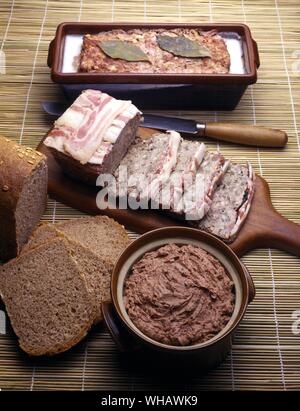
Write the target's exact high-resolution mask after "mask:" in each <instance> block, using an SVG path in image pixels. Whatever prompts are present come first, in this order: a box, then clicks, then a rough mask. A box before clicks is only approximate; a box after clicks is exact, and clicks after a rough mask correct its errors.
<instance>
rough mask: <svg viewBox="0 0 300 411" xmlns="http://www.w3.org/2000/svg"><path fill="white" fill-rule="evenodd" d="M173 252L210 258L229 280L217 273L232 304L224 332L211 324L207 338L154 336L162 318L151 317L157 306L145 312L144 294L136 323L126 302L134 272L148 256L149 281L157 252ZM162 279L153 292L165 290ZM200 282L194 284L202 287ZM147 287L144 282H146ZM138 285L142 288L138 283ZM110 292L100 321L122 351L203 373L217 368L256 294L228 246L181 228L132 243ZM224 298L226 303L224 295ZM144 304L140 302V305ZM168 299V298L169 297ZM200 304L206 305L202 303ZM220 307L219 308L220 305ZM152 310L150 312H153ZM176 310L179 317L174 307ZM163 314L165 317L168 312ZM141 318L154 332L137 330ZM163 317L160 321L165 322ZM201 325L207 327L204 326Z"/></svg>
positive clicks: (161, 331)
mask: <svg viewBox="0 0 300 411" xmlns="http://www.w3.org/2000/svg"><path fill="white" fill-rule="evenodd" d="M166 246H167V247H166ZM170 246H171V249H170ZM174 246H175V250H176V252H179V254H180V253H182V250H185V251H187V250H189V249H190V250H197V249H198V250H202V251H201V252H200V254H199V255H198V258H202V257H203V255H206V256H210V257H209V258H210V261H211V262H212V263H213V264H215V265H217V266H218V268H219V269H220V267H223V270H224V273H226V275H227V276H228V278H227V280H226V281H225V282H224V276H223V274H224V273H223V274H222V273H221V272H219V274H220V279H223V285H222V286H226V287H227V288H228V290H227V291H228V292H229V290H230V284H231V285H232V291H233V296H232V300H231V301H229V300H228V301H227V302H225V304H229V305H228V307H227V308H229V310H228V311H227V314H229V313H230V315H228V316H227V320H226V319H225V318H223V320H224V321H223V322H222V321H220V324H223V326H222V329H220V330H213V329H214V324H212V327H210V325H209V324H208V325H209V326H208V327H207V335H206V336H205V333H202V334H201V333H200V334H199V335H198V336H197V335H196V336H193V331H191V330H189V331H188V332H185V333H181V332H179V333H178V334H177V335H176V333H175V334H173V335H172V333H171V334H169V335H168V333H165V332H164V327H161V328H160V329H159V328H158V329H157V333H155V327H157V323H156V322H155V321H156V320H157V319H158V318H157V317H159V316H160V313H159V312H158V313H155V309H157V305H155V304H154V305H152V307H150V306H148V307H147V296H146V297H145V293H144V295H143V290H141V302H142V303H146V305H145V307H146V308H145V310H146V312H145V311H143V309H142V312H139V313H137V316H136V317H134V315H132V312H130V311H132V310H131V308H130V303H128V301H129V300H130V299H131V300H130V301H131V303H133V301H134V293H132V292H131V294H130V293H129V294H128V284H129V286H130V282H133V283H135V279H134V278H133V277H131V276H133V274H134V270H135V269H136V267H138V268H139V266H138V265H139V264H142V265H143V258H145V256H146V260H145V264H144V267H146V268H145V270H146V271H145V273H146V275H150V274H151V270H150V271H149V269H148V268H147V264H149V261H150V260H151V258H152V257H153V258H155V255H156V253H157V250H162V252H163V254H166V251H167V252H168V250H172V248H174ZM158 252H159V251H158ZM170 252H172V251H170ZM153 253H154V254H153ZM196 254H197V253H196ZM196 254H194V255H193V259H195V258H197V255H196ZM147 258H148V260H147ZM167 258H168V257H167ZM205 258H207V257H205ZM171 259H172V258H171ZM204 261H205V259H204ZM187 264H189V263H187ZM154 269H155V267H154ZM157 269H158V266H157ZM147 273H148V274H147ZM167 275H168V274H167ZM183 275H185V273H183ZM161 278H162V277H161ZM161 278H160V279H159V280H158V281H157V285H155V284H153V287H154V289H155V287H157V290H159V287H165V286H166V284H159V282H161ZM136 280H137V281H141V279H138V278H137V279H136ZM148 280H149V279H148ZM174 280H176V278H175V277H174V278H173V281H174ZM181 280H182V276H180V281H181ZM202 280H203V279H202ZM202 280H201V279H200V280H199V279H198V281H200V282H201V281H202ZM145 281H147V279H146V277H145ZM187 281H188V282H190V285H191V286H192V287H195V286H196V284H195V283H194V284H192V283H191V278H188V279H187ZM203 281H205V280H203ZM140 284H142V281H141V282H140ZM135 285H136V284H135ZM202 286H203V284H202ZM200 288H201V284H200ZM204 288H205V285H204ZM208 288H209V287H208ZM129 289H130V287H129ZM216 290H217V288H216ZM131 291H132V289H131ZM144 291H145V290H144ZM111 292H112V303H111V304H105V305H104V306H103V312H104V318H105V321H106V324H107V326H108V329H109V330H110V332H111V334H112V336H113V338H114V339H115V341H116V342H117V344H118V345H119V346H120V347H121V348H122V349H123V351H126V352H134V354H135V355H137V353H139V354H141V356H142V358H144V359H146V358H152V357H153V356H155V357H156V358H160V359H161V360H162V362H164V360H166V361H168V362H172V363H173V364H174V363H176V364H183V363H184V364H186V365H187V364H190V363H191V362H192V363H193V362H194V361H196V362H197V366H198V369H203V370H207V369H210V368H212V367H214V366H216V365H217V364H219V363H220V362H221V361H222V360H223V359H224V357H225V356H226V354H227V352H228V351H229V349H230V347H231V339H232V336H233V334H234V332H235V330H236V327H237V326H238V324H239V323H240V321H241V320H242V318H243V316H244V314H245V311H246V309H247V306H248V304H249V303H250V302H251V301H252V300H253V298H254V296H255V288H254V285H253V281H252V279H251V276H250V274H249V273H248V271H247V269H246V268H245V266H244V265H243V263H242V262H241V261H240V260H239V258H238V257H237V256H236V255H235V253H234V252H233V251H232V250H231V249H230V248H229V247H228V246H227V245H226V244H224V243H223V242H222V241H220V240H219V239H217V238H216V237H214V236H212V235H210V234H208V233H205V232H203V231H200V230H197V229H193V228H185V227H167V228H162V229H158V230H153V231H150V232H148V233H146V234H144V235H143V236H141V237H140V238H138V239H137V240H135V241H134V242H133V243H131V244H130V245H129V246H128V247H127V248H126V250H125V251H124V252H123V254H122V255H121V256H120V258H119V260H118V262H117V264H116V266H115V268H114V272H113V275H112V284H111ZM207 292H208V293H211V292H212V290H207ZM153 293H154V294H155V290H154V291H150V292H149V299H150V300H151V298H152V297H153V295H154V294H153ZM126 294H127V295H126ZM146 294H147V290H146ZM158 294H159V293H158ZM212 294H214V293H212ZM135 295H138V294H135ZM163 295H164V299H165V308H166V307H167V305H168V301H167V298H168V293H163ZM223 295H224V294H223ZM225 295H226V293H225ZM173 297H174V296H173ZM212 297H213V298H216V299H217V298H218V296H217V295H213V296H212ZM227 297H229V294H228V293H227ZM143 298H144V301H142V299H143ZM169 298H172V296H171V294H170V293H169ZM198 298H201V294H199V295H198ZM203 301H207V300H205V299H204V300H203ZM156 303H157V301H156ZM160 303H162V304H163V301H160ZM188 303H189V302H188V301H185V302H183V304H188ZM198 303H199V302H198ZM231 303H232V305H231ZM220 304H221V305H222V301H221V302H220ZM150 305H151V304H150ZM149 307H150V308H149ZM230 307H231V309H230ZM151 309H153V310H154V311H153V312H151ZM189 309H190V312H191V316H193V308H192V307H190V308H189V307H188V308H187V310H189ZM206 309H207V308H206V307H205V306H203V307H202V308H201V307H200V309H199V307H197V310H198V311H199V315H205V313H206ZM176 310H178V312H179V313H181V311H180V309H178V307H177V308H176ZM171 311H172V310H171ZM171 311H170V313H171ZM221 311H222V310H221ZM166 312H168V309H167V308H166ZM224 312H226V308H225V309H224V307H223V312H222V315H223V314H224ZM194 314H195V313H194ZM196 314H197V313H196ZM139 315H140V317H141V316H145V315H149V319H148V320H149V321H148V322H149V323H150V322H151V315H152V317H153V318H154V320H155V321H154V322H153V321H152V326H153V329H152V330H150V331H149V330H147V325H145V327H143V325H141V324H142V322H141V321H142V320H141V319H140V318H139ZM161 317H162V318H163V316H161ZM153 318H152V319H153ZM207 318H208V321H210V319H211V318H212V317H211V316H210V315H209V312H207ZM173 320H174V318H173ZM196 320H197V318H196ZM163 321H164V325H165V326H166V328H167V327H168V325H170V324H169V323H168V319H163ZM183 322H184V320H183ZM196 323H197V321H196ZM181 324H182V322H180V321H179V323H178V325H179V326H180V325H181ZM202 325H203V326H205V321H204V322H203V323H202ZM190 327H191V329H192V330H193V327H195V321H193V319H191V321H190ZM150 328H151V327H150ZM188 329H189V327H188V326H186V330H188ZM214 331H216V332H214Z"/></svg>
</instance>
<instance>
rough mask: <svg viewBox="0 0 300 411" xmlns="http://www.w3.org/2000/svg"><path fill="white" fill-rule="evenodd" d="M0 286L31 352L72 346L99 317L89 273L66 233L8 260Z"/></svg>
mask: <svg viewBox="0 0 300 411" xmlns="http://www.w3.org/2000/svg"><path fill="white" fill-rule="evenodd" d="M0 292H1V297H2V299H3V301H4V303H5V306H6V310H7V313H8V316H9V318H10V321H11V324H12V327H13V329H14V331H15V333H16V335H17V336H18V338H19V343H20V346H21V348H22V349H23V350H24V351H26V352H27V353H28V354H30V355H53V354H57V353H60V352H63V351H66V350H68V349H69V348H71V347H72V346H74V345H75V344H77V343H78V342H79V341H80V340H81V339H82V338H84V337H85V335H86V334H87V332H88V331H89V329H90V327H91V326H92V324H93V321H94V318H95V307H94V304H93V301H92V300H91V296H90V293H89V291H88V287H87V283H86V279H85V276H84V275H83V273H82V272H81V271H80V269H79V267H78V264H76V262H75V260H74V258H73V257H72V253H71V251H70V247H69V246H68V243H67V242H66V241H65V240H64V239H62V238H57V239H54V240H52V241H49V242H47V243H45V244H42V245H41V246H39V247H36V248H35V249H33V250H32V251H28V252H26V253H23V254H22V255H21V256H19V257H18V258H16V259H15V260H13V261H10V262H8V263H7V264H5V265H3V266H2V267H1V269H0Z"/></svg>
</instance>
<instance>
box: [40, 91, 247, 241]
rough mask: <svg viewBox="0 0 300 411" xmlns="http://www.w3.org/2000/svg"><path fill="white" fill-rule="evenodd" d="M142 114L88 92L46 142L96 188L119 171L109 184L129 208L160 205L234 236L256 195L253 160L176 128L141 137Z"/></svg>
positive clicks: (70, 171) (225, 237) (179, 216)
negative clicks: (236, 157)
mask: <svg viewBox="0 0 300 411" xmlns="http://www.w3.org/2000/svg"><path fill="white" fill-rule="evenodd" d="M141 120H142V113H141V112H140V111H139V110H138V109H137V108H136V107H135V106H134V105H133V104H132V103H131V102H130V101H121V100H116V99H114V98H113V97H110V96H108V95H107V94H105V93H102V92H101V91H96V90H86V91H84V92H83V93H82V94H81V95H80V96H79V97H78V98H77V99H76V100H75V102H74V103H73V104H72V105H71V106H70V107H69V108H68V110H67V111H66V112H65V113H64V114H63V115H62V116H61V117H60V118H59V119H58V120H57V121H56V122H55V124H54V127H53V129H52V130H51V131H50V132H49V133H48V136H47V137H46V139H45V141H44V144H45V145H46V146H48V147H49V148H50V149H51V150H52V153H53V155H54V157H55V158H56V159H57V160H58V162H59V163H60V165H61V167H62V169H63V170H64V171H65V172H66V173H67V174H68V175H69V176H71V177H72V178H75V179H78V180H80V181H83V182H85V183H88V184H91V185H94V186H95V185H96V181H97V178H98V177H99V175H101V174H105V175H107V174H109V175H111V176H112V177H114V178H112V180H111V181H112V183H111V184H110V182H109V181H108V182H107V186H106V190H107V192H108V193H109V194H110V195H111V196H112V197H114V199H117V202H118V201H119V200H120V199H123V198H124V199H126V201H127V200H128V205H127V206H128V208H132V209H137V208H144V209H156V210H157V209H159V210H162V211H163V212H165V213H168V214H169V216H171V217H174V218H177V219H181V220H185V221H186V222H187V224H189V225H192V226H194V227H199V228H201V229H203V230H205V231H208V232H210V233H212V234H214V235H217V236H218V237H220V238H222V239H223V240H225V241H228V242H231V241H233V240H234V239H235V237H236V235H237V234H238V232H239V230H240V229H241V227H242V224H243V222H244V221H245V219H246V217H247V215H248V212H249V210H250V206H251V202H252V198H253V193H254V178H255V177H254V174H253V171H252V168H251V165H250V164H235V163H232V162H231V161H230V160H228V159H226V158H225V157H224V156H223V155H222V154H221V153H220V152H210V151H208V150H207V148H206V146H205V144H203V143H201V142H200V141H192V140H187V139H183V138H182V137H181V136H180V134H179V133H177V132H176V131H172V130H170V131H168V132H166V133H159V134H154V135H152V136H151V137H150V138H147V139H142V138H139V137H137V134H138V126H139V124H140V122H141ZM141 124H142V122H141ZM124 172H125V173H124ZM130 202H133V203H136V204H134V206H133V207H131V205H130Z"/></svg>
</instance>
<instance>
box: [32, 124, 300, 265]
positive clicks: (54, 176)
mask: <svg viewBox="0 0 300 411" xmlns="http://www.w3.org/2000/svg"><path fill="white" fill-rule="evenodd" d="M154 131H156V132H157V130H150V129H144V128H140V129H139V135H140V136H141V137H143V138H147V137H149V136H150V135H151V134H153V132H154ZM37 149H38V150H39V151H40V152H42V153H44V154H45V155H46V156H47V159H48V167H49V183H48V193H49V195H50V197H51V198H53V199H55V200H57V201H60V202H61V203H64V204H66V205H68V206H70V207H73V208H75V209H78V210H80V211H83V212H85V213H88V214H106V215H108V216H109V217H112V218H114V219H115V220H117V221H118V222H119V223H121V224H123V225H124V226H125V227H126V228H128V229H130V230H133V231H135V232H137V233H145V232H147V231H149V230H153V229H155V228H161V227H166V226H170V225H173V226H174V225H184V224H185V223H184V221H183V222H179V221H177V220H174V219H172V218H170V217H168V216H166V215H164V214H163V212H158V211H151V210H136V211H133V210H121V209H106V210H99V209H98V207H97V205H96V196H97V194H98V192H99V187H90V186H87V185H85V184H83V183H80V182H77V181H75V180H72V179H71V178H69V177H67V176H66V175H65V174H64V173H63V171H62V169H61V168H60V166H59V165H58V164H57V162H56V160H55V159H54V157H53V155H52V153H51V152H50V150H49V149H48V148H47V147H46V146H44V144H43V141H41V142H40V144H39V146H38V148H37ZM230 247H231V248H232V249H233V250H234V251H235V252H236V253H237V254H238V255H239V256H242V255H243V254H245V253H246V252H247V251H250V250H253V249H255V248H263V247H267V248H269V247H270V248H277V249H279V250H284V251H287V252H289V253H292V254H295V255H297V256H299V257H300V225H298V224H296V223H293V222H292V221H289V220H288V219H286V218H284V217H283V216H282V215H280V214H279V213H278V212H277V211H276V210H275V208H274V207H273V205H272V202H271V197H270V191H269V187H268V183H267V182H266V181H265V180H264V179H263V178H262V177H260V176H256V180H255V194H254V198H253V202H252V206H251V209H250V212H249V214H248V217H247V219H246V221H245V223H244V225H243V227H242V229H241V231H240V232H239V234H238V236H237V238H236V240H235V241H234V242H233V243H232V244H230Z"/></svg>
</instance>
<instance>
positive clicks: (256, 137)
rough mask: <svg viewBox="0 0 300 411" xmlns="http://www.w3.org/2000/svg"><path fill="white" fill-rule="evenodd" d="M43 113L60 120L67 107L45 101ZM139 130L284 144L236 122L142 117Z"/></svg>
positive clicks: (269, 132) (273, 132)
mask: <svg viewBox="0 0 300 411" xmlns="http://www.w3.org/2000/svg"><path fill="white" fill-rule="evenodd" d="M42 107H43V109H44V111H45V112H46V113H48V114H50V115H52V116H55V117H59V116H60V115H62V114H63V113H64V112H65V111H66V109H67V108H68V106H66V105H65V104H63V103H57V102H50V101H44V102H42ZM141 126H142V127H146V128H154V129H160V130H174V131H178V132H179V133H185V134H191V135H194V136H195V137H204V136H205V137H211V138H215V139H217V140H222V141H227V142H231V143H236V144H242V145H249V146H256V147H284V146H285V145H286V144H287V141H288V137H287V134H286V133H285V132H284V131H282V130H278V129H272V128H268V127H262V126H253V125H247V124H236V123H219V122H207V123H203V122H197V121H195V120H190V119H184V118H179V117H169V116H159V115H155V114H147V113H145V114H143V121H142V123H141Z"/></svg>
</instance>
